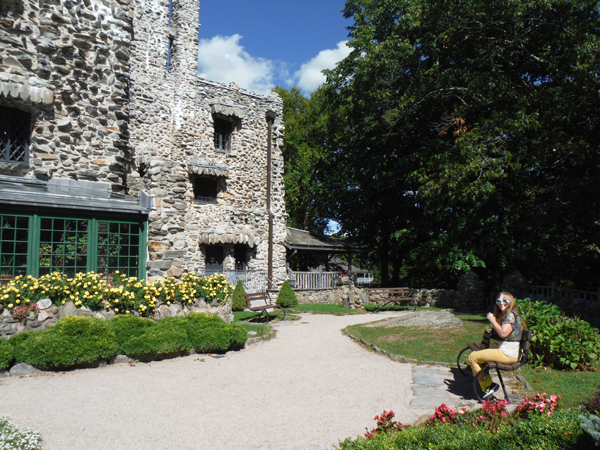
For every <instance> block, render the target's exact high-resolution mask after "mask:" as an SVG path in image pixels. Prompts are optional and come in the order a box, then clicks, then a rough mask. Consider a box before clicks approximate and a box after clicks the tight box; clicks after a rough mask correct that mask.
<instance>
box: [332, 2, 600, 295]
mask: <svg viewBox="0 0 600 450" xmlns="http://www.w3.org/2000/svg"><path fill="white" fill-rule="evenodd" d="M599 9H600V2H598V1H565V0H563V1H552V0H548V1H541V0H521V1H518V0H498V1H490V2H482V1H473V0H447V1H432V0H349V1H347V3H346V7H345V9H344V15H345V16H346V17H348V18H354V21H355V23H354V25H353V26H352V27H351V29H350V37H351V40H350V42H349V45H350V47H351V48H352V52H351V54H350V55H349V56H348V57H347V58H346V59H345V60H343V61H342V62H341V63H339V64H338V66H337V67H336V69H334V70H332V71H330V72H329V73H328V85H327V88H328V105H329V106H330V107H331V111H334V112H332V113H331V115H330V119H331V120H330V130H329V131H330V133H331V136H330V137H331V138H332V139H334V141H335V142H334V144H333V145H332V147H331V149H332V150H331V151H332V163H331V166H329V167H328V169H329V173H328V175H329V176H328V177H327V179H328V180H330V183H331V189H334V190H335V194H336V195H335V198H336V200H337V202H336V203H335V206H336V213H337V215H338V217H339V220H340V222H341V224H342V227H343V229H344V230H345V231H346V232H347V233H349V234H351V235H353V236H355V237H358V238H361V239H363V240H364V241H366V242H371V243H372V244H374V245H376V246H377V248H378V251H379V256H380V258H381V260H382V263H383V264H382V266H383V265H384V266H385V267H382V277H383V280H382V281H383V282H384V283H385V282H386V281H387V280H388V278H389V277H388V275H387V273H386V270H387V267H388V266H391V267H393V268H394V273H395V274H396V276H397V275H398V274H400V275H402V276H403V277H404V279H405V280H406V281H407V282H409V283H414V284H421V285H422V284H431V285H433V284H437V285H438V286H441V285H444V284H446V285H448V286H450V285H455V283H456V279H457V275H458V274H460V273H463V272H465V271H466V270H469V269H473V268H475V269H476V270H477V271H478V272H479V273H480V274H481V275H482V276H483V277H484V278H485V279H486V280H487V281H488V282H489V283H490V284H496V283H497V282H498V281H499V278H501V277H502V276H503V275H505V274H506V273H507V272H510V271H512V270H520V271H521V272H522V273H523V274H524V275H526V276H527V277H528V278H529V279H530V280H531V281H534V282H539V283H547V282H549V281H564V280H570V281H572V282H573V283H575V284H577V285H578V286H581V287H588V288H595V287H597V286H598V283H599V282H600V258H599V256H600V250H599V248H598V247H600V208H599V206H600V205H599V202H600V183H599V182H598V181H599V180H600V156H599V146H598V142H600V70H599V69H600V67H599V56H600V17H599V13H598V11H599Z"/></svg>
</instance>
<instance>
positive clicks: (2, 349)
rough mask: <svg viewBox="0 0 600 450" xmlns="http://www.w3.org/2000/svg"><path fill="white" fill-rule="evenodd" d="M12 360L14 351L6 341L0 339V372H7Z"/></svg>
mask: <svg viewBox="0 0 600 450" xmlns="http://www.w3.org/2000/svg"><path fill="white" fill-rule="evenodd" d="M13 360H14V351H13V348H12V345H10V344H9V343H8V340H6V339H2V338H0V370H8V369H9V368H10V366H11V364H12V362H13Z"/></svg>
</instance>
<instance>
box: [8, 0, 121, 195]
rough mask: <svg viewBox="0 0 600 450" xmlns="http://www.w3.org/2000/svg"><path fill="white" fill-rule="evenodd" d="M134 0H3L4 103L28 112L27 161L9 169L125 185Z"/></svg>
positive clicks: (16, 172)
mask: <svg viewBox="0 0 600 450" xmlns="http://www.w3.org/2000/svg"><path fill="white" fill-rule="evenodd" d="M129 4H130V0H114V1H108V0H82V1H75V0H3V1H2V2H1V3H0V61H1V62H2V64H0V105H2V106H7V107H13V108H17V109H20V110H23V111H27V112H30V113H31V116H32V128H33V133H32V136H31V144H30V151H29V155H30V157H29V164H22V163H0V170H1V171H2V173H4V174H12V175H19V176H28V177H31V176H37V177H40V178H49V177H69V178H72V179H81V180H91V181H104V182H109V183H110V184H111V185H112V190H113V191H124V190H125V178H126V173H127V171H128V168H129V160H130V158H131V155H130V151H129V148H128V140H129V137H128V122H129V112H128V108H127V106H128V105H127V103H128V98H127V97H128V89H129V64H128V62H129V52H130V46H131V37H132V24H131V19H130V14H131V10H130V7H129Z"/></svg>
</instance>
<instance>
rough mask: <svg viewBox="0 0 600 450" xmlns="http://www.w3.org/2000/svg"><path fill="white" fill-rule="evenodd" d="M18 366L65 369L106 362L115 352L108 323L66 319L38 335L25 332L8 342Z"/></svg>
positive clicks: (88, 318)
mask: <svg viewBox="0 0 600 450" xmlns="http://www.w3.org/2000/svg"><path fill="white" fill-rule="evenodd" d="M9 342H10V343H11V345H12V346H13V348H14V354H15V359H16V362H17V363H20V362H24V363H27V364H31V365H33V366H35V367H37V368H39V369H43V370H45V369H50V370H57V369H66V368H71V367H75V366H80V365H86V364H92V363H95V362H97V361H99V360H102V359H108V358H110V357H111V356H114V355H116V354H117V352H118V349H119V348H118V345H117V340H116V336H115V334H114V333H113V332H112V330H111V329H110V327H109V326H108V323H107V322H106V321H105V320H102V319H96V318H92V317H78V316H67V317H64V318H62V319H60V320H59V321H58V322H56V324H55V325H54V326H53V327H51V328H49V329H47V330H44V331H41V332H26V333H21V334H17V335H15V336H13V337H11V338H10V339H9Z"/></svg>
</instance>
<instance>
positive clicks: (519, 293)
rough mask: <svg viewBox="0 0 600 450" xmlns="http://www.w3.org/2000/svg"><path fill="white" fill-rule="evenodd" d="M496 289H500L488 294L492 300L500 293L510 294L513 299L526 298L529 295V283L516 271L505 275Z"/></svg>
mask: <svg viewBox="0 0 600 450" xmlns="http://www.w3.org/2000/svg"><path fill="white" fill-rule="evenodd" d="M498 287H499V288H500V290H499V291H492V292H491V293H490V295H492V299H495V297H496V296H497V295H498V294H499V293H500V292H510V293H511V294H512V295H514V297H515V298H527V297H529V295H530V293H531V287H530V284H529V281H527V280H526V279H525V277H523V275H521V273H520V272H519V271H518V270H516V271H514V272H513V273H511V274H510V275H506V276H505V277H504V279H503V280H502V283H501V284H500V285H499V286H498Z"/></svg>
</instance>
